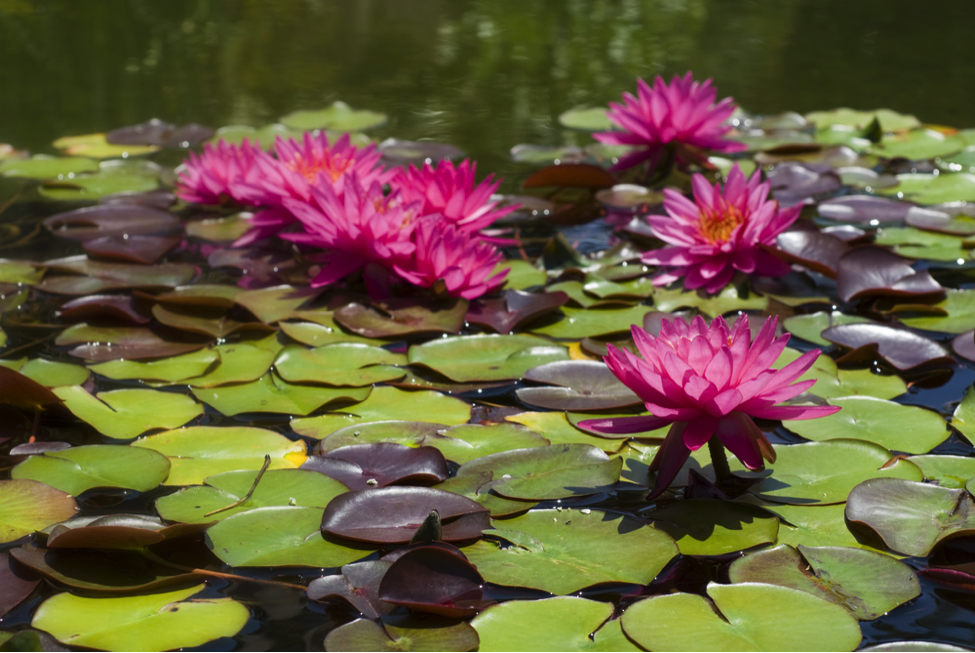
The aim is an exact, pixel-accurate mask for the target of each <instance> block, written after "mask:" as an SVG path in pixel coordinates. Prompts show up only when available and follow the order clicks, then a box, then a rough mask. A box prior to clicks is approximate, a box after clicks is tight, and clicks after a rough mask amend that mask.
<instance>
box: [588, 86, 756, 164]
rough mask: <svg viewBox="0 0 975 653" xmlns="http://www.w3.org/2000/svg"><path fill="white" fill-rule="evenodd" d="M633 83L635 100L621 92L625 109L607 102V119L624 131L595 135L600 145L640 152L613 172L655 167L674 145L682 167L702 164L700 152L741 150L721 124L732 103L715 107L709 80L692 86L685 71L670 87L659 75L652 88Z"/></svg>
mask: <svg viewBox="0 0 975 653" xmlns="http://www.w3.org/2000/svg"><path fill="white" fill-rule="evenodd" d="M636 84H637V95H636V96H635V97H634V96H633V95H631V94H630V93H623V102H624V104H622V105H621V104H617V103H615V102H611V103H610V105H609V106H610V109H611V110H610V111H609V112H607V114H606V115H607V117H608V118H609V119H610V120H611V121H612V122H613V123H615V124H616V125H618V126H619V127H620V129H621V130H622V131H610V132H600V133H597V134H593V137H594V138H596V140H598V141H600V142H601V143H606V144H608V145H631V146H636V147H638V148H639V149H637V150H636V151H635V152H633V153H631V154H628V155H626V156H624V157H622V158H621V159H620V161H619V163H617V164H616V166H615V168H616V169H625V168H632V167H633V166H636V165H639V164H641V163H643V162H644V161H647V160H650V161H651V167H654V166H655V165H656V162H657V160H658V159H659V157H660V155H661V153H662V152H663V148H664V146H666V145H667V144H669V143H673V144H674V145H675V146H676V150H677V151H676V156H677V159H678V160H679V161H681V162H685V163H686V162H691V161H693V162H701V161H702V160H703V157H702V156H701V154H700V152H699V151H700V150H714V151H717V152H738V151H741V150H744V149H745V146H744V145H743V144H741V143H738V142H736V141H731V140H727V139H726V138H725V135H726V134H727V133H728V132H729V131H730V130H731V127H730V126H728V125H726V124H725V121H727V120H728V118H730V117H731V114H732V113H734V111H735V105H734V103H733V102H732V101H731V98H725V99H723V100H721V101H720V102H718V103H717V104H715V102H714V101H715V99H716V98H717V91H716V90H715V89H714V87H713V86H711V80H710V79H707V80H705V81H704V82H696V81H694V79H693V78H692V77H691V73H689V72H688V73H687V74H686V75H684V76H683V77H678V76H677V75H674V78H673V80H671V82H670V84H667V83H665V82H664V80H663V79H662V78H661V77H660V76H658V77H657V78H656V79H655V80H654V82H653V86H652V87H651V86H650V85H649V84H647V83H646V82H645V81H643V80H642V79H638V80H637V81H636ZM695 150H697V151H695Z"/></svg>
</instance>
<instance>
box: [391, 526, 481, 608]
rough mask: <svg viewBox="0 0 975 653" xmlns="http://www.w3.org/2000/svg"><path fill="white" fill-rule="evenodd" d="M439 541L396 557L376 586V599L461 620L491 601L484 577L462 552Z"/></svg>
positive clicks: (413, 548)
mask: <svg viewBox="0 0 975 653" xmlns="http://www.w3.org/2000/svg"><path fill="white" fill-rule="evenodd" d="M448 546H449V545H445V544H444V543H443V542H432V543H431V545H430V546H415V545H414V546H411V548H410V550H408V551H407V552H406V553H404V554H403V555H401V556H399V557H398V558H396V560H395V561H394V562H393V564H392V565H391V566H390V568H389V570H388V571H387V572H386V574H385V576H383V579H382V581H381V583H380V586H379V599H380V600H382V601H385V602H387V603H390V604H392V605H398V606H401V607H404V608H408V609H409V610H412V611H414V612H425V613H428V614H436V615H440V616H442V617H450V618H454V619H463V618H467V617H473V616H474V615H475V614H477V612H478V610H479V609H481V608H483V607H485V606H486V605H490V604H492V603H494V601H490V600H487V599H485V598H484V590H483V588H484V579H483V578H482V577H481V574H480V573H478V571H477V569H475V568H474V566H473V565H472V564H471V563H470V562H468V561H467V558H466V557H464V554H463V553H461V552H460V550H458V549H454V548H453V547H450V548H448Z"/></svg>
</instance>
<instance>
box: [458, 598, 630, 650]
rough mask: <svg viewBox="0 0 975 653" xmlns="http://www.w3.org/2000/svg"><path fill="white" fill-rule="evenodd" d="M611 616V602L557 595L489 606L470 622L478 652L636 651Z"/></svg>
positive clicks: (617, 622)
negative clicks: (474, 631) (550, 597)
mask: <svg viewBox="0 0 975 653" xmlns="http://www.w3.org/2000/svg"><path fill="white" fill-rule="evenodd" d="M612 615H613V604H612V603H604V602H601V601H590V600H589V599H583V598H579V597H576V596H558V597H555V598H552V599H541V600H539V601H506V602H504V603H500V604H498V605H493V606H491V607H490V608H488V609H487V610H485V611H483V612H481V613H480V614H478V615H477V616H476V617H474V619H473V620H471V626H473V627H474V630H476V631H477V635H478V637H480V639H481V645H480V647H479V648H478V650H480V651H639V650H640V648H638V647H637V646H636V645H635V644H634V643H633V642H631V641H630V640H629V639H627V638H626V636H625V635H624V634H623V631H622V629H621V628H620V621H619V620H618V619H617V620H613V621H608V619H609V618H610V617H611V616H612Z"/></svg>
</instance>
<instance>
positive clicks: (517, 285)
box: [492, 259, 548, 290]
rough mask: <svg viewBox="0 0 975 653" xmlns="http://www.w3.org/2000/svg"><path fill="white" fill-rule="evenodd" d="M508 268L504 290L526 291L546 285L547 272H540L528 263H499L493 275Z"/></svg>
mask: <svg viewBox="0 0 975 653" xmlns="http://www.w3.org/2000/svg"><path fill="white" fill-rule="evenodd" d="M505 268H508V276H506V277H505V278H504V285H503V287H504V288H507V289H510V290H525V289H527V288H534V287H535V286H542V285H545V282H546V281H547V280H548V275H547V274H546V273H545V270H539V269H538V268H536V267H535V266H534V265H532V264H531V263H529V262H528V261H519V260H508V259H505V260H503V261H501V262H500V263H498V266H497V267H496V268H495V269H494V271H493V272H492V274H494V273H496V272H499V271H501V270H503V269H505Z"/></svg>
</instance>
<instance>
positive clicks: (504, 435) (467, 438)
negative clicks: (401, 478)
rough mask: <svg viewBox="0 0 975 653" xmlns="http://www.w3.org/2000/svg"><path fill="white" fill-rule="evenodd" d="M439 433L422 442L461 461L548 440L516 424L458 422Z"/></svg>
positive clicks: (456, 460)
mask: <svg viewBox="0 0 975 653" xmlns="http://www.w3.org/2000/svg"><path fill="white" fill-rule="evenodd" d="M440 433H441V437H437V438H433V437H427V438H425V439H424V440H423V444H425V445H429V446H431V447H436V448H437V449H439V450H440V451H441V452H443V455H444V457H446V458H447V460H452V461H453V462H455V463H459V464H461V465H463V464H464V463H467V462H470V461H472V460H474V459H476V458H480V457H481V456H488V455H491V454H495V453H501V452H502V451H510V450H512V449H527V448H532V447H544V446H546V445H548V444H549V440H548V439H546V438H544V437H542V436H540V435H538V434H537V433H535V432H533V431H530V430H529V429H527V428H524V427H522V426H519V425H517V424H507V423H501V424H461V425H458V426H452V427H450V428H448V429H444V430H443V431H441V432H440Z"/></svg>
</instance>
